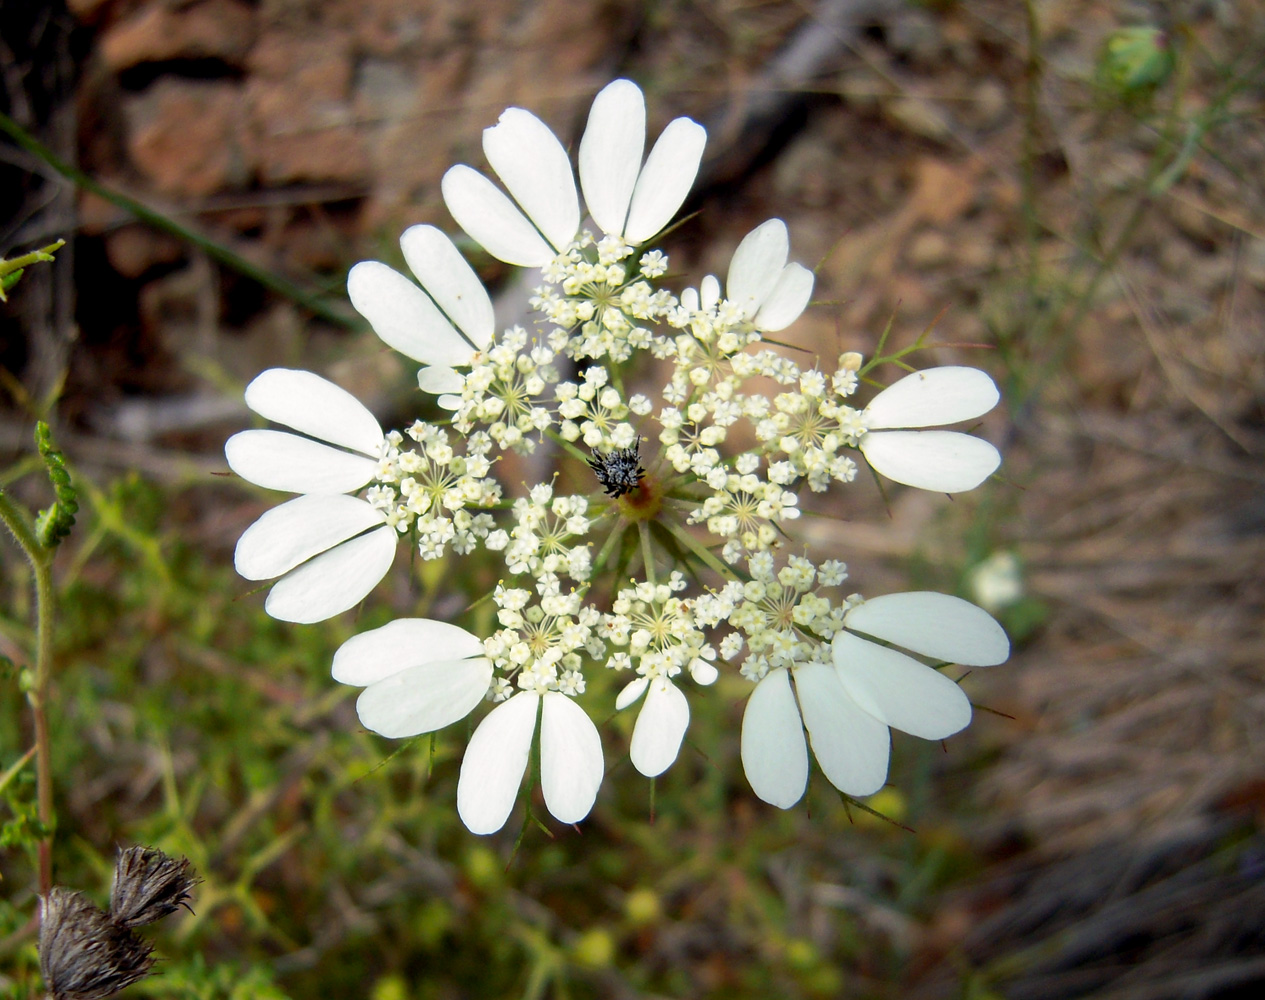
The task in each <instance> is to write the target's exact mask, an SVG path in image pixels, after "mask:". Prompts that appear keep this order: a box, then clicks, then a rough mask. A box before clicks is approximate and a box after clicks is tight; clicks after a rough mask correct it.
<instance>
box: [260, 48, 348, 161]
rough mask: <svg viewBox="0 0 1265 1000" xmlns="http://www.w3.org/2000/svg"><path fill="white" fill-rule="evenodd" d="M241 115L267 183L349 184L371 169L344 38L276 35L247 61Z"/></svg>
mask: <svg viewBox="0 0 1265 1000" xmlns="http://www.w3.org/2000/svg"><path fill="white" fill-rule="evenodd" d="M249 65H250V69H251V71H252V72H251V77H250V79H249V81H248V82H247V84H246V108H247V113H248V115H249V119H250V126H249V128H250V135H251V141H252V143H253V145H254V148H255V156H256V157H257V160H258V163H259V169H260V173H261V175H262V177H263V179H264V180H265V181H268V182H272V183H287V182H291V181H300V180H307V181H350V180H357V179H360V178H362V177H363V176H364V174H365V173H366V171H367V170H368V166H369V158H368V156H367V154H366V152H365V137H364V134H363V131H362V129H361V127H360V126H359V123H358V122H357V120H356V117H355V115H354V113H353V110H352V86H351V84H352V57H351V50H350V44H349V41H348V39H347V38H346V37H345V36H336V35H335V36H331V35H321V36H315V35H314V36H310V37H307V36H303V35H299V34H296V33H280V32H274V33H272V34H270V35H268V36H267V37H265V38H264V39H262V40H261V41H260V43H259V45H257V46H256V47H255V49H254V50H253V51H252V52H251V54H250V59H249Z"/></svg>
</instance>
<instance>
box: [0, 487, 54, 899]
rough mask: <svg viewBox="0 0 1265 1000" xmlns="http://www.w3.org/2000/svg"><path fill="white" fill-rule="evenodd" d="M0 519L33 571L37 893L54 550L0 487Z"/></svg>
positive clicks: (47, 853)
mask: <svg viewBox="0 0 1265 1000" xmlns="http://www.w3.org/2000/svg"><path fill="white" fill-rule="evenodd" d="M0 520H2V521H4V524H5V527H7V528H8V529H9V531H10V533H11V534H12V535H13V538H14V540H15V541H16V542H17V543H18V545H19V546H20V547H21V549H22V551H23V552H24V553H25V554H26V558H27V559H28V560H29V561H30V563H31V568H32V569H33V570H34V571H35V620H36V633H35V634H36V639H35V675H34V678H33V679H32V682H31V686H30V689H29V690H28V691H27V692H26V697H27V701H29V702H30V703H31V714H32V716H33V717H34V720H35V794H36V808H37V811H38V815H39V820H40V823H41V824H42V825H43V827H44V830H45V833H44V836H43V837H42V838H41V839H40V842H39V847H38V853H39V880H40V894H41V895H45V894H47V893H48V892H49V891H50V890H51V889H52V888H53V822H54V816H53V767H52V762H51V760H50V751H51V749H52V740H51V739H50V738H49V730H48V715H47V713H46V712H45V710H44V705H45V701H46V695H47V693H48V678H49V675H50V674H51V673H52V662H53V572H52V569H53V550H52V549H51V548H45V547H44V546H43V545H40V543H39V541H38V540H37V539H36V537H35V532H34V531H33V530H32V528H31V525H30V524H29V523H27V520H26V518H25V517H24V516H23V514H22V511H21V509H20V508H18V507H17V506H16V505H14V504H13V502H12V501H10V500H9V498H8V496H7V495H6V494H5V493H4V491H3V490H0Z"/></svg>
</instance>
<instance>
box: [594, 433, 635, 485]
mask: <svg viewBox="0 0 1265 1000" xmlns="http://www.w3.org/2000/svg"><path fill="white" fill-rule="evenodd" d="M640 447H641V438H637V443H636V444H634V445H633V446H632V447H630V448H617V449H616V450H615V451H612V452H608V453H607V454H605V455H602V454H594V455H593V457H592V458H590V459H589V468H590V469H592V470H593V473H594V475H596V476H597V481H598V482H599V483H601V485H602V489H603V490H605V491H606V495H607V496H611V497H615V498H616V499H618V498H619V497H622V496H623V495H624V494H625V493H631V492H632V491H633V490H635V489H636V488H637V487H638V485H639V484H640V483H641V479H642V477H643V476H644V475H645V474H646V470H645V469H643V468H642V467H641V456H640V455H639V454H638V453H637V449H638V448H640Z"/></svg>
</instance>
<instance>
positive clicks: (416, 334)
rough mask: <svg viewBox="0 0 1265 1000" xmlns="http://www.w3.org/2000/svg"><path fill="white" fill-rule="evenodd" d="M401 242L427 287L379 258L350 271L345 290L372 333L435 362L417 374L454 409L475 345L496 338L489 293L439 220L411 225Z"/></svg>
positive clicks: (423, 386)
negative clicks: (437, 224)
mask: <svg viewBox="0 0 1265 1000" xmlns="http://www.w3.org/2000/svg"><path fill="white" fill-rule="evenodd" d="M400 249H401V250H403V251H404V259H405V260H406V261H407V262H408V266H409V269H410V270H411V271H412V272H413V274H415V275H416V276H417V279H418V281H420V282H421V285H422V287H421V288H418V287H417V285H415V284H413V282H411V281H409V279H408V278H406V277H405V276H404V275H402V274H400V273H399V272H398V271H396V270H394V269H393V268H390V267H387V265H386V264H383V263H381V262H379V261H376V260H366V261H361V262H360V263H359V264H357V265H355V266H354V267H353V268H352V269H351V271H350V272H349V273H348V275H347V294H348V296H349V297H350V298H351V304H352V305H353V306H355V307H356V311H357V312H359V313H360V314H361V315H362V316H364V318H365V319H367V320H368V321H369V325H370V326H372V327H373V330H374V332H375V333H376V334H377V335H378V336H379V337H381V338H382V340H383V341H384V342H385V343H386V344H387V345H388V346H390V347H393V348H395V349H396V350H397V351H399V352H400V353H401V354H403V355H405V356H406V357H410V358H412V359H413V360H414V361H420V362H422V364H424V365H428V366H430V367H427V368H423V369H422V370H421V371H419V372H418V373H417V382H418V385H419V386H420V387H421V389H422V390H423V391H425V392H430V393H435V394H436V395H439V397H440V398H439V403H440V405H441V406H444V407H445V408H447V409H450V410H452V409H456V408H457V405H458V404H459V403H460V396H459V395H457V394H459V393H460V392H461V387H462V385H463V383H464V379H463V377H462V376H461V375H460V374H459V373H458V372H457V370H456V369H458V368H468V367H470V364H471V363H472V361H473V360H474V358H475V355H476V352H478V351H482V350H484V349H485V348H487V346H488V345H489V344H490V343H491V342H492V335H493V333H494V331H495V320H494V318H493V313H492V300H491V299H490V298H488V293H487V291H486V289H484V287H483V283H482V282H481V281H480V280H479V277H478V275H476V274H475V273H474V269H473V268H471V267H470V265H469V264H468V263H466V260H465V258H464V257H462V256H461V253H460V251H458V250H457V248H456V247H455V246H454V245H453V243H452V240H450V239H449V238H448V237H447V236H445V235H444V234H443V233H441V232H440V231H439V230H438V229H436V228H435V227H434V226H412V227H411V228H409V229H406V230H405V231H404V235H403V236H402V237H400Z"/></svg>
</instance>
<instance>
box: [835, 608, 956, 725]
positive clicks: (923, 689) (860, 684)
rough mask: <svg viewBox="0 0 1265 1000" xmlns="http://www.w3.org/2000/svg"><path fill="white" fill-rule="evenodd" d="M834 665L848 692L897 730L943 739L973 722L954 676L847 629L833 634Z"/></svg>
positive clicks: (870, 711)
mask: <svg viewBox="0 0 1265 1000" xmlns="http://www.w3.org/2000/svg"><path fill="white" fill-rule="evenodd" d="M833 652H834V663H835V669H836V670H837V671H838V675H839V680H840V681H841V682H842V684H843V687H844V690H845V691H846V692H847V693H848V694H849V695H850V696H851V698H852V700H853V701H855V702H856V703H857V705H859V706H860V707H861V708H862V709H864V710H865V711H866V712H867V713H869V714H870V715H872V716H874V717H875V718H876V719H881V720H882V721H883V722H885V723H886V724H887V725H889V726H891V727H892V728H893V729H899V730H900V731H901V732H903V733H909V734H910V735H911V736H918V737H921V738H922V739H924V740H942V739H945V738H946V737H949V736H952V735H953V734H954V733H957V732H961V731H962V730H963V729H965V728H966V727H967V726H968V725H970V722H971V702H970V700H969V699H968V698H967V697H966V694H965V692H963V690H962V689H961V688H960V687H958V685H957V684H955V683H954V682H953V681H952V680H951V679H950V678H948V677H946V676H945V675H944V674H942V673H940V672H939V671H936V670H933V669H932V668H931V667H928V666H926V665H925V664H922V663H919V662H918V661H917V660H915V659H913V657H910V656H906V655H905V654H904V653H901V652H899V651H897V650H895V649H889V648H888V647H886V646H880V645H878V644H876V643H873V642H868V641H866V640H865V639H861V638H858V637H857V636H855V635H851V634H850V633H848V632H839V633H838V634H836V635H835V638H834V650H833Z"/></svg>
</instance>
